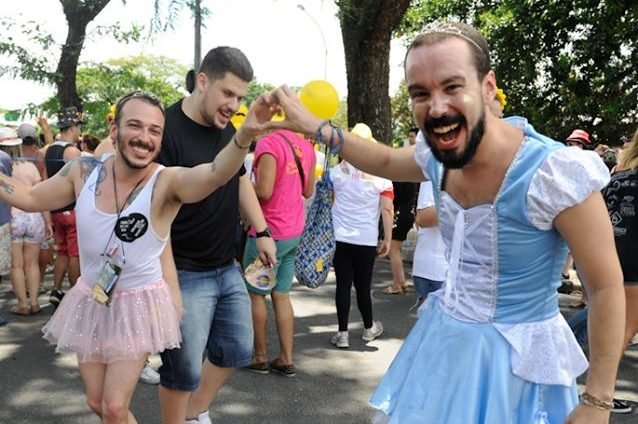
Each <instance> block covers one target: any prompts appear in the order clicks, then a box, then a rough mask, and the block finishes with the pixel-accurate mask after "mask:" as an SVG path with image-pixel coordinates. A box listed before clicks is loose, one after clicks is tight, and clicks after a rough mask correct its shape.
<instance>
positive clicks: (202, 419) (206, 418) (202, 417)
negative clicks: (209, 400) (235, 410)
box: [184, 410, 213, 424]
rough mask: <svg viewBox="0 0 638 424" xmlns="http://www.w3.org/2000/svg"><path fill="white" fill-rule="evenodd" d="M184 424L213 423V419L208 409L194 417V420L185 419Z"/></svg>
mask: <svg viewBox="0 0 638 424" xmlns="http://www.w3.org/2000/svg"><path fill="white" fill-rule="evenodd" d="M184 424H213V423H212V421H211V420H210V414H209V413H208V410H206V411H204V412H202V413H201V414H199V415H198V416H197V418H195V419H192V420H188V419H187V420H186V421H184Z"/></svg>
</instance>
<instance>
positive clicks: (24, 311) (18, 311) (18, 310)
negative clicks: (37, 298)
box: [9, 305, 31, 316]
mask: <svg viewBox="0 0 638 424" xmlns="http://www.w3.org/2000/svg"><path fill="white" fill-rule="evenodd" d="M9 312H11V313H12V314H13V315H22V316H27V315H31V308H29V307H28V306H18V305H15V306H14V307H13V308H11V310H10V311H9Z"/></svg>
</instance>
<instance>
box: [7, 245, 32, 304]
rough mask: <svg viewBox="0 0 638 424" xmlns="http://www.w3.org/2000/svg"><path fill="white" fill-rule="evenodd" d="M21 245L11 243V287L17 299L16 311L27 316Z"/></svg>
mask: <svg viewBox="0 0 638 424" xmlns="http://www.w3.org/2000/svg"><path fill="white" fill-rule="evenodd" d="M22 246H23V243H11V286H12V287H13V293H14V294H15V296H16V298H17V299H18V309H20V310H23V311H26V313H27V314H28V313H29V311H28V310H27V308H28V307H29V303H28V302H27V288H26V285H25V277H24V258H23V257H22Z"/></svg>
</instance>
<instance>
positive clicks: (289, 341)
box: [243, 130, 316, 377]
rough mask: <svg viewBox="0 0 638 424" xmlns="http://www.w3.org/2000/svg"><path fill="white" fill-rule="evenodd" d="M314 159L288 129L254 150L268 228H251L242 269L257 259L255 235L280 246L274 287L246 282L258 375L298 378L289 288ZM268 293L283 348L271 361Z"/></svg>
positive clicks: (311, 151)
mask: <svg viewBox="0 0 638 424" xmlns="http://www.w3.org/2000/svg"><path fill="white" fill-rule="evenodd" d="M315 160H316V158H315V151H314V148H313V146H312V144H310V142H308V141H307V140H304V139H303V138H301V137H299V136H298V135H297V134H295V133H293V132H290V131H283V130H282V131H275V132H273V133H270V134H268V135H267V136H264V137H262V138H260V139H259V141H258V142H257V147H256V149H255V159H254V164H253V170H254V175H255V192H256V193H257V197H258V198H259V204H260V205H261V209H262V212H263V213H264V218H265V219H266V223H267V224H268V228H267V230H268V229H269V231H263V232H261V233H259V234H256V233H255V230H254V229H251V230H250V231H249V233H248V235H249V238H248V241H247V243H246V250H245V252H244V261H243V262H244V268H246V267H247V266H248V265H250V264H251V263H252V262H253V261H254V260H255V259H256V258H257V257H258V252H257V248H256V242H255V240H256V238H257V237H264V236H265V237H270V236H272V237H273V238H274V239H275V244H276V245H277V265H276V266H275V270H274V272H275V275H276V284H275V285H274V287H265V288H257V287H253V286H251V285H248V291H249V293H250V299H251V304H252V312H253V328H254V332H255V352H254V357H253V363H252V364H251V365H250V366H249V367H248V368H249V369H250V370H251V371H255V372H257V373H260V374H267V373H268V372H269V371H270V370H273V371H276V372H278V373H280V374H282V375H284V376H286V377H294V376H295V372H296V370H295V366H294V365H293V362H292V350H293V336H294V314H293V309H292V304H291V303H290V296H289V292H290V286H291V284H292V279H293V276H294V268H295V256H296V254H297V245H298V244H299V236H301V233H302V231H303V227H304V223H305V218H304V205H303V198H304V197H305V198H309V197H310V196H312V194H313V191H314V188H315V175H314V167H315ZM267 294H270V296H271V298H272V304H273V309H274V312H275V320H276V322H277V333H278V334H279V346H280V353H279V356H278V357H277V358H276V359H275V360H273V361H272V362H270V364H269V363H268V351H267V345H266V327H267V319H268V310H267V308H266V300H265V297H266V295H267Z"/></svg>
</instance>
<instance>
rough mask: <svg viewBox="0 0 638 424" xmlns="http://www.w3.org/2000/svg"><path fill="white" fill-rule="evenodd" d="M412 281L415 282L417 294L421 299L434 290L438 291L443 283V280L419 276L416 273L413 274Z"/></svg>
mask: <svg viewBox="0 0 638 424" xmlns="http://www.w3.org/2000/svg"><path fill="white" fill-rule="evenodd" d="M412 282H413V283H414V291H416V296H417V297H418V298H419V299H421V298H423V297H427V295H428V294H430V293H432V292H433V291H437V290H438V289H440V288H441V286H442V285H443V281H434V280H430V279H428V278H423V277H417V276H416V275H413V276H412Z"/></svg>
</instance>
